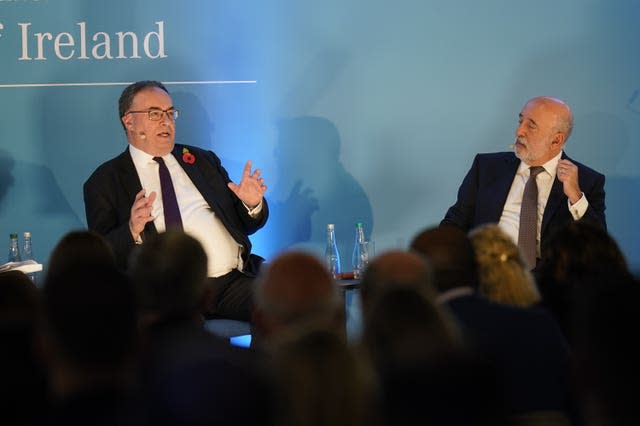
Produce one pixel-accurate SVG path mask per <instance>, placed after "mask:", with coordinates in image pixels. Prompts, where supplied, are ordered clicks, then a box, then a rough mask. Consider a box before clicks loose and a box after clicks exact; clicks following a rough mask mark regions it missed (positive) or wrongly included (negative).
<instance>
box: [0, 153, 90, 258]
mask: <svg viewBox="0 0 640 426" xmlns="http://www.w3.org/2000/svg"><path fill="white" fill-rule="evenodd" d="M0 167H1V169H0V170H1V171H0V175H1V176H0V177H1V178H2V180H1V182H2V184H0V223H2V231H3V235H4V234H6V237H7V239H8V236H9V233H10V232H17V233H18V234H19V235H20V241H21V244H22V233H23V232H25V231H29V232H31V233H32V235H33V251H34V254H35V258H36V260H37V261H38V262H40V263H44V264H45V267H46V263H47V259H48V257H49V252H50V251H51V249H52V248H53V246H54V245H55V244H56V243H57V242H58V239H59V238H60V237H61V236H62V234H63V233H64V232H65V231H66V230H68V229H74V228H82V227H83V226H84V225H83V223H82V221H81V219H80V218H79V217H78V216H77V215H76V214H75V213H74V211H73V209H72V208H71V205H70V204H69V202H68V200H67V199H66V197H65V196H64V194H63V193H62V191H61V189H60V186H59V185H58V182H57V180H56V178H55V176H54V175H53V173H52V171H51V169H50V168H48V167H45V166H42V165H38V164H35V163H27V162H24V161H16V160H15V159H13V158H11V157H9V156H8V155H6V153H4V152H0Z"/></svg>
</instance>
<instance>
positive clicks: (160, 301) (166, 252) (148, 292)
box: [129, 230, 210, 320]
mask: <svg viewBox="0 0 640 426" xmlns="http://www.w3.org/2000/svg"><path fill="white" fill-rule="evenodd" d="M129 275H130V277H131V279H132V281H133V285H134V287H135V290H136V294H137V296H138V303H139V307H140V310H141V313H142V314H143V315H144V316H146V317H147V319H148V320H149V319H151V320H153V319H158V320H159V319H162V318H169V317H176V318H177V317H193V318H194V319H199V320H201V319H202V318H201V312H202V311H203V310H204V307H205V306H206V304H207V301H206V298H207V297H208V296H209V295H210V292H209V288H208V286H207V282H206V279H207V255H206V253H205V251H204V249H203V248H202V245H201V244H200V242H199V241H198V240H196V239H195V238H193V237H191V236H189V235H187V234H186V233H184V232H183V231H180V230H168V231H167V232H164V233H160V234H156V235H150V236H148V237H147V238H146V239H145V242H144V244H142V245H141V246H140V247H139V249H138V250H137V251H136V252H134V253H133V255H132V257H131V262H130V267H129Z"/></svg>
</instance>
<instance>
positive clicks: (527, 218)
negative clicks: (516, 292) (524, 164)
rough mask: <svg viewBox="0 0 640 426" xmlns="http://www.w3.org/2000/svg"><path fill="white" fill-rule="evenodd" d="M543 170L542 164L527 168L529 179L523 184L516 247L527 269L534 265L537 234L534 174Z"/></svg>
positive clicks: (536, 194)
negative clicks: (518, 248)
mask: <svg viewBox="0 0 640 426" xmlns="http://www.w3.org/2000/svg"><path fill="white" fill-rule="evenodd" d="M543 170H544V167H542V166H534V167H530V168H529V180H527V183H526V184H525V185H524V192H523V194H522V205H521V207H520V228H519V229H518V247H520V252H521V253H522V257H523V258H524V262H525V265H526V267H527V268H528V269H530V270H531V269H533V268H535V267H536V248H537V244H536V238H537V236H538V183H537V182H536V176H537V175H538V174H539V173H540V172H542V171H543Z"/></svg>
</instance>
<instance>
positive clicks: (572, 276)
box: [537, 221, 631, 341]
mask: <svg viewBox="0 0 640 426" xmlns="http://www.w3.org/2000/svg"><path fill="white" fill-rule="evenodd" d="M546 244H547V245H546V248H545V249H544V250H543V251H542V253H543V258H542V259H541V263H540V267H539V270H538V274H537V280H538V287H539V288H540V294H541V295H542V303H543V305H544V306H545V307H546V308H547V309H548V310H549V311H550V312H551V313H552V314H553V315H554V316H555V318H556V320H557V321H558V323H559V324H560V327H561V328H562V330H563V332H564V333H565V335H566V337H567V338H568V339H569V341H572V339H573V334H574V331H575V330H578V329H579V328H580V324H575V321H576V316H581V314H579V313H578V312H577V310H580V309H587V307H586V305H585V304H584V303H582V302H583V301H587V300H592V299H593V298H594V294H598V293H599V292H600V291H602V290H603V289H605V288H607V287H611V286H612V285H615V283H616V282H619V281H626V280H628V279H629V278H630V276H631V273H630V272H629V270H628V268H627V262H626V260H625V258H624V255H623V254H622V252H621V250H620V248H619V247H618V244H617V243H616V241H615V240H614V239H613V238H612V237H611V236H610V235H609V234H608V233H607V231H605V230H604V229H602V228H600V227H597V226H594V225H591V224H589V223H587V222H582V221H575V222H572V223H570V224H567V225H566V226H564V227H563V228H561V229H560V230H559V231H558V232H556V233H555V234H553V235H551V236H550V237H549V239H548V242H547V243H546Z"/></svg>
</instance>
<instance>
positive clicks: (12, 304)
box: [0, 270, 41, 323]
mask: <svg viewBox="0 0 640 426" xmlns="http://www.w3.org/2000/svg"><path fill="white" fill-rule="evenodd" d="M40 307H41V306H40V292H39V291H38V288H37V287H36V286H35V284H34V283H33V282H32V281H31V280H30V279H29V277H28V276H27V275H25V274H24V273H22V272H20V271H15V270H14V271H6V272H0V321H2V322H3V323H4V322H5V321H27V322H32V321H34V320H35V319H36V318H37V316H38V314H39V313H40Z"/></svg>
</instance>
